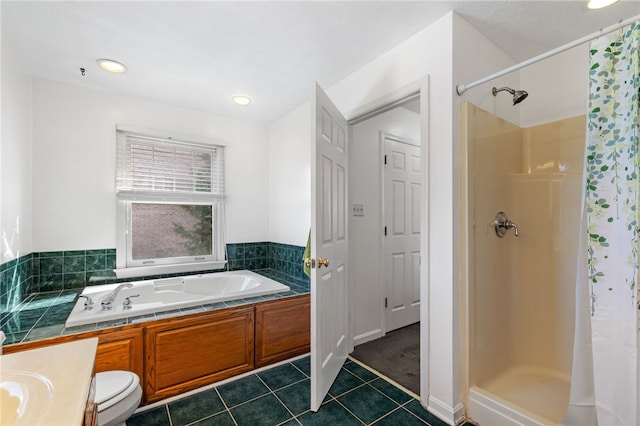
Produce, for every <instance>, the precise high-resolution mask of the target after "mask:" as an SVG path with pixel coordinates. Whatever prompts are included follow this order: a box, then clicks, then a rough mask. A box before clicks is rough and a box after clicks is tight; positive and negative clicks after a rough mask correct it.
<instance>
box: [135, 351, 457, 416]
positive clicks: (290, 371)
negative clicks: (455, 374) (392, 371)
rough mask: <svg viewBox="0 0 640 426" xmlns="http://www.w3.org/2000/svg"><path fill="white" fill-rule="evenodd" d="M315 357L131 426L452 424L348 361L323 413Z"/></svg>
mask: <svg viewBox="0 0 640 426" xmlns="http://www.w3.org/2000/svg"><path fill="white" fill-rule="evenodd" d="M309 362H310V360H309V357H305V358H301V359H298V360H295V361H293V362H290V363H286V364H282V365H279V366H277V367H273V368H270V369H268V370H264V371H261V372H259V373H256V374H252V375H250V376H246V377H243V378H241V379H238V380H235V381H232V382H229V383H226V384H223V385H220V386H217V387H214V388H211V389H208V390H204V391H201V392H199V393H196V394H193V395H190V396H185V397H183V398H181V399H178V400H175V401H172V402H169V403H167V404H164V405H161V406H157V407H154V408H152V409H149V410H145V411H141V412H139V413H136V414H134V415H133V416H132V417H131V418H130V419H129V420H128V421H127V425H128V426H138V425H140V426H142V425H143V426H156V425H158V426H186V425H199V426H204V425H229V426H236V425H237V426H245V425H249V426H275V425H287V426H288V425H314V426H318V425H380V426H382V425H394V426H397V425H431V426H445V425H446V423H444V422H443V421H441V420H440V419H438V418H437V417H435V416H434V415H432V414H431V413H429V412H428V411H427V410H425V409H424V408H422V406H421V405H420V402H419V401H418V400H417V399H415V398H413V397H412V396H411V395H409V394H407V393H405V392H404V391H402V390H401V389H399V388H397V387H396V386H394V385H392V384H391V383H389V382H387V381H385V380H384V379H382V378H381V377H379V376H378V375H376V374H374V373H372V372H371V371H369V370H367V369H365V368H363V367H361V366H360V365H359V364H357V363H355V362H353V361H351V360H347V362H346V363H345V365H344V366H343V368H342V370H341V371H340V373H339V374H338V377H337V379H336V381H335V382H334V384H333V386H332V387H331V389H329V395H327V397H326V398H325V400H324V402H323V404H322V406H321V407H320V410H318V412H317V413H314V412H311V411H309V398H310V384H309V376H310V373H309Z"/></svg>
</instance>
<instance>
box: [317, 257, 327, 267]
mask: <svg viewBox="0 0 640 426" xmlns="http://www.w3.org/2000/svg"><path fill="white" fill-rule="evenodd" d="M321 266H324V267H325V268H328V267H329V259H323V258H321V257H319V256H318V268H319V267H321Z"/></svg>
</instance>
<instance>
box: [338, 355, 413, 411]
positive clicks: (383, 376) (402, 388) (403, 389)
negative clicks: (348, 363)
mask: <svg viewBox="0 0 640 426" xmlns="http://www.w3.org/2000/svg"><path fill="white" fill-rule="evenodd" d="M349 359H351V360H352V361H353V362H355V363H356V364H358V365H360V366H361V367H363V368H366V369H367V370H369V371H370V372H372V373H374V374H375V375H377V376H379V377H380V378H381V379H384V380H385V381H387V382H389V383H390V384H392V385H393V386H395V387H397V388H398V389H400V390H401V391H402V392H404V393H406V394H409V395H411V396H412V397H413V398H414V399H417V400H418V401H420V395H418V394H416V393H415V392H413V391H411V390H409V389H407V388H405V387H404V386H402V385H401V384H400V383H398V382H396V381H395V380H393V379H392V378H390V377H388V376H385V375H384V374H382V373H381V372H379V371H378V370H376V369H375V368H372V367H370V366H368V365H367V364H364V363H363V362H362V361H360V360H357V359H355V358H353V357H351V356H349Z"/></svg>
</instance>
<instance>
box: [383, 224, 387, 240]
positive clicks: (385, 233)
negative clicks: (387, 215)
mask: <svg viewBox="0 0 640 426" xmlns="http://www.w3.org/2000/svg"><path fill="white" fill-rule="evenodd" d="M384 235H385V237H386V236H387V227H386V226H385V227H384Z"/></svg>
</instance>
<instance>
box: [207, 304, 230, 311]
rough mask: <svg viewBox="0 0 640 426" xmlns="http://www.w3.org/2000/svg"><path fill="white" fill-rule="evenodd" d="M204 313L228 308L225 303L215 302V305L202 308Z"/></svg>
mask: <svg viewBox="0 0 640 426" xmlns="http://www.w3.org/2000/svg"><path fill="white" fill-rule="evenodd" d="M202 307H203V308H204V309H205V310H206V311H213V310H215V309H224V308H228V306H227V304H226V303H225V302H216V303H207V304H206V305H203V306H202Z"/></svg>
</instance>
